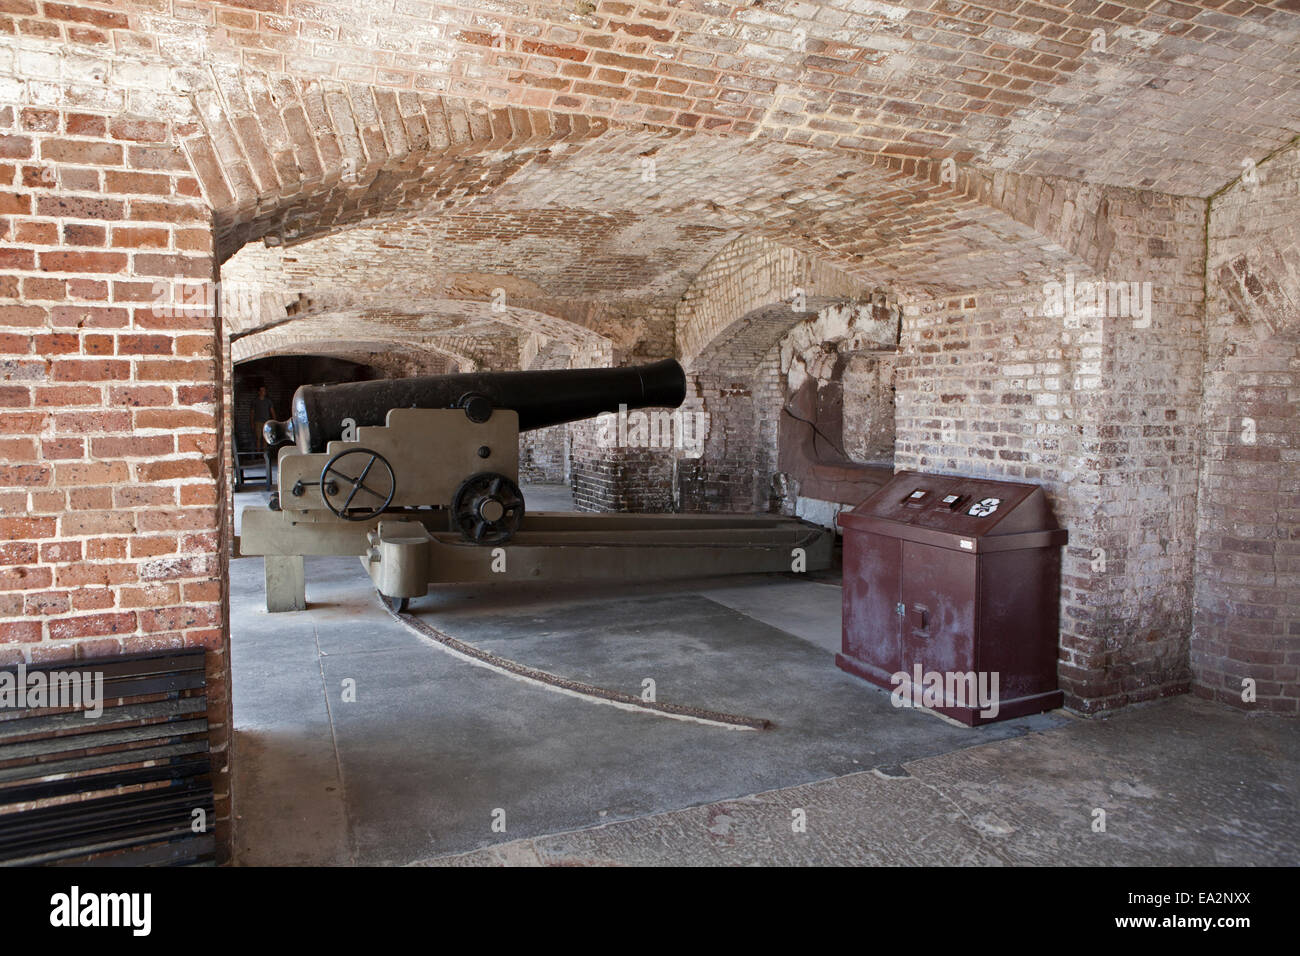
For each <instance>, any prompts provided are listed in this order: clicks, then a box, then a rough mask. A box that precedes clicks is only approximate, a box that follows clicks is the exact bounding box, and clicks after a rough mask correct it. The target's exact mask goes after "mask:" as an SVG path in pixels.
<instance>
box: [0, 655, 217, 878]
mask: <svg viewBox="0 0 1300 956" xmlns="http://www.w3.org/2000/svg"><path fill="white" fill-rule="evenodd" d="M203 657H204V655H203V650H202V649H201V648H196V649H194V650H184V651H171V652H167V653H151V654H135V655H128V656H123V657H112V658H104V659H100V660H76V661H66V662H60V663H57V664H49V665H45V666H32V667H24V668H23V669H22V670H21V671H20V669H19V668H18V667H16V666H11V667H6V668H0V680H3V679H4V673H5V672H7V673H8V674H9V675H12V676H11V677H10V678H9V679H10V680H13V681H17V680H18V678H19V677H22V678H24V680H26V681H28V682H30V681H31V679H32V678H31V675H33V674H37V673H40V674H43V675H45V679H46V680H47V682H48V681H49V679H50V678H49V675H51V674H62V675H72V676H73V677H74V678H77V679H82V680H92V681H93V680H94V679H95V675H97V674H98V675H102V680H103V685H102V687H103V693H102V697H101V702H102V706H103V713H102V715H101V716H99V717H87V716H86V715H85V713H84V711H85V710H87V709H89V708H87V707H85V706H82V707H80V708H75V707H74V708H68V707H64V708H58V709H56V708H50V707H41V708H32V707H22V708H15V707H9V706H0V865H7V866H21V865H59V866H68V865H74V866H75V865H93V866H123V865H124V866H159V865H162V866H169V865H170V866H176V865H194V864H211V863H213V862H214V860H215V849H216V840H215V837H214V834H213V826H214V821H215V813H214V809H213V792H212V764H211V759H210V755H209V752H208V721H207V694H206V683H207V682H206V676H205V671H204V663H203ZM5 702H6V701H4V700H3V699H0V704H3V703H5ZM8 702H9V703H12V702H13V701H12V699H10V700H9V701H8Z"/></svg>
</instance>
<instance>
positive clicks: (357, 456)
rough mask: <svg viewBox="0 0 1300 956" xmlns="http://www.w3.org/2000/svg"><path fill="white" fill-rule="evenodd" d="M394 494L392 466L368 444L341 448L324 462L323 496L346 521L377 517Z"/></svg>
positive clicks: (321, 477)
mask: <svg viewBox="0 0 1300 956" xmlns="http://www.w3.org/2000/svg"><path fill="white" fill-rule="evenodd" d="M348 459H352V460H351V461H348ZM395 494H397V477H396V476H395V475H394V474H393V466H392V465H390V464H389V463H388V459H387V458H385V457H384V456H383V455H381V454H379V452H377V451H371V450H370V449H369V448H349V449H348V450H347V451H341V452H339V453H338V454H337V455H335V456H334V457H332V458H331V459H330V460H329V461H327V462H325V467H324V468H322V469H321V472H320V496H321V500H322V501H324V502H325V507H326V508H328V509H329V510H330V511H332V512H333V513H334V514H336V515H338V517H340V518H342V519H343V520H344V521H369V520H370V519H371V518H377V517H378V516H379V515H381V514H383V512H384V509H385V508H387V507H388V506H389V505H390V504H392V502H393V495H395Z"/></svg>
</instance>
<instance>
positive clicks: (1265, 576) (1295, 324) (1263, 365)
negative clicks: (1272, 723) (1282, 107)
mask: <svg viewBox="0 0 1300 956" xmlns="http://www.w3.org/2000/svg"><path fill="white" fill-rule="evenodd" d="M1297 206H1300V149H1297V148H1296V147H1294V146H1293V147H1291V148H1290V149H1289V150H1287V151H1285V152H1284V153H1282V154H1279V155H1278V156H1275V157H1273V158H1272V159H1271V160H1270V161H1269V162H1267V163H1265V164H1263V165H1261V166H1260V168H1259V170H1258V172H1257V174H1256V176H1255V177H1254V182H1238V183H1237V184H1235V185H1233V187H1232V188H1231V189H1229V190H1228V191H1226V192H1224V193H1222V194H1221V195H1219V196H1217V197H1215V198H1214V200H1213V201H1212V202H1211V205H1210V224H1209V254H1208V258H1209V270H1208V271H1209V280H1208V284H1207V288H1208V290H1209V298H1208V301H1207V303H1206V317H1207V343H1206V368H1205V378H1204V387H1205V404H1204V408H1203V410H1202V423H1203V429H1204V439H1203V440H1204V452H1203V455H1202V459H1201V478H1200V497H1199V500H1198V507H1197V517H1198V529H1197V538H1196V540H1197V563H1196V613H1195V629H1194V631H1193V634H1192V644H1191V660H1192V669H1193V673H1194V675H1195V678H1196V685H1195V690H1196V692H1197V693H1198V694H1200V695H1202V696H1206V697H1211V698H1213V699H1215V700H1220V701H1223V702H1225V703H1228V704H1231V705H1233V706H1237V707H1245V708H1247V709H1257V708H1258V709H1264V710H1269V711H1274V712H1278V713H1285V714H1295V713H1297V711H1298V708H1300V414H1297V407H1300V278H1298V277H1297V273H1296V263H1297V262H1298V261H1300V225H1298V223H1300V219H1298V218H1297V215H1296V209H1297ZM1247 679H1249V680H1251V681H1254V683H1255V688H1254V689H1255V697H1256V700H1255V702H1253V703H1246V702H1245V701H1244V700H1243V681H1245V680H1247Z"/></svg>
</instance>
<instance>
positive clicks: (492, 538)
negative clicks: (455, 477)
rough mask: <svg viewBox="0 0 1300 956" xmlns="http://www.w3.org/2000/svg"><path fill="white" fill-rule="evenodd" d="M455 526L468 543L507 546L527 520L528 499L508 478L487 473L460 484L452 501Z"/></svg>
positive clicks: (490, 472)
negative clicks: (525, 513) (525, 505)
mask: <svg viewBox="0 0 1300 956" xmlns="http://www.w3.org/2000/svg"><path fill="white" fill-rule="evenodd" d="M451 520H452V526H453V527H454V528H455V529H457V530H458V531H460V533H461V535H462V536H463V537H464V538H465V540H466V541H472V542H474V543H475V544H505V543H506V542H507V541H509V540H510V539H511V538H512V537H514V534H515V532H516V531H518V530H519V523H520V522H521V521H523V520H524V495H523V492H521V491H520V490H519V486H518V485H516V484H515V483H514V482H513V481H511V480H510V479H509V478H507V477H506V476H505V475H498V474H497V473H496V472H492V471H483V472H479V473H478V474H477V475H471V476H470V477H469V478H466V479H465V480H464V481H462V482H461V483H460V487H459V488H457V489H456V494H455V496H454V497H453V498H452V499H451Z"/></svg>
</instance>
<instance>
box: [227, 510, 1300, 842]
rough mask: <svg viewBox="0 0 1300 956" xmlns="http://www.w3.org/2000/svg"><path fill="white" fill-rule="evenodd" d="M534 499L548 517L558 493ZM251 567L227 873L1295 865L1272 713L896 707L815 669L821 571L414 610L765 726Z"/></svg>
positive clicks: (834, 604) (1288, 793) (333, 564)
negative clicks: (951, 718)
mask: <svg viewBox="0 0 1300 956" xmlns="http://www.w3.org/2000/svg"><path fill="white" fill-rule="evenodd" d="M263 497H264V496H260V495H256V494H254V495H241V496H239V499H240V500H239V502H238V506H240V507H242V506H243V505H244V504H259V503H260V502H261V501H262V499H263ZM528 498H529V501H530V504H532V505H533V506H534V507H537V506H538V505H539V504H540V503H541V502H542V501H543V500H545V501H546V503H545V505H544V507H546V508H548V509H558V508H561V507H563V503H564V491H563V489H555V488H545V489H529V490H528ZM261 574H262V568H261V561H260V560H259V559H255V558H244V559H238V560H236V561H234V562H232V565H231V590H232V612H231V618H232V659H233V666H234V682H233V689H234V703H235V726H236V741H235V747H236V758H235V767H236V777H235V797H236V803H235V806H236V813H237V815H238V820H237V828H236V840H237V859H238V861H239V862H240V863H242V864H245V865H259V864H407V863H431V864H435V865H443V864H450V865H477V864H494V863H503V862H504V863H523V864H563V865H572V864H574V863H582V862H593V863H604V864H620V863H621V864H755V863H759V864H762V863H791V864H809V863H845V864H856V863H961V862H969V863H981V864H999V863H1018V862H1026V863H1109V864H1124V865H1130V864H1138V863H1142V864H1173V863H1210V864H1222V863H1245V864H1250V863H1273V864H1277V863H1287V864H1294V863H1296V862H1297V861H1300V852H1298V851H1297V847H1300V833H1298V832H1297V818H1296V808H1297V803H1298V801H1297V795H1298V792H1300V787H1298V785H1297V780H1298V779H1300V774H1297V769H1300V748H1298V747H1297V736H1296V724H1295V723H1294V722H1287V721H1283V720H1280V719H1277V718H1264V717H1251V716H1247V715H1243V714H1239V713H1236V712H1233V711H1227V710H1224V709H1221V708H1218V707H1215V706H1211V705H1207V704H1204V703H1203V702H1199V701H1193V700H1190V699H1179V700H1174V701H1169V702H1165V703H1161V704H1156V705H1152V706H1148V707H1143V708H1135V709H1132V710H1130V711H1128V712H1125V713H1122V714H1119V715H1116V716H1115V717H1112V718H1110V719H1108V720H1092V721H1085V720H1078V719H1075V718H1072V717H1070V716H1069V715H1066V714H1064V713H1055V714H1046V715H1040V716H1037V717H1033V718H1025V719H1021V720H1014V721H1008V722H1005V723H1002V724H995V725H992V726H990V727H984V728H979V729H975V730H971V729H967V728H964V727H960V726H956V725H954V724H952V723H950V722H947V721H944V720H942V719H940V718H937V717H935V716H933V715H930V714H926V713H922V712H919V711H912V710H897V709H895V708H894V707H892V706H891V704H890V701H889V695H888V694H887V693H885V692H884V691H880V690H877V689H874V688H872V687H870V686H868V685H866V684H864V683H862V682H860V681H858V680H856V679H854V678H852V677H849V676H848V675H846V674H844V673H842V672H841V671H839V670H838V669H837V668H836V667H835V666H834V663H833V659H832V653H833V651H834V650H835V649H837V647H838V641H839V589H838V588H837V587H835V586H834V585H833V583H828V581H833V579H827V578H826V577H825V576H823V577H822V578H821V579H811V580H809V579H801V578H796V577H794V576H757V575H756V576H745V577H736V578H723V579H716V580H706V581H690V582H684V583H683V582H675V583H674V582H654V581H645V582H635V583H629V584H626V585H620V586H617V587H610V586H608V585H566V586H543V585H529V586H507V585H494V586H491V587H477V588H459V589H441V590H440V591H439V593H437V594H431V595H430V596H429V597H427V598H424V599H422V600H420V601H416V602H413V605H412V610H413V611H414V612H416V613H418V614H420V615H421V616H422V617H423V618H425V619H426V620H428V621H429V622H430V623H432V624H434V625H436V626H437V627H439V628H441V629H442V630H443V631H445V632H447V633H449V634H451V635H452V636H454V637H457V638H459V639H461V640H464V641H468V642H470V643H472V644H475V645H477V646H479V647H482V648H485V649H487V650H491V651H493V652H495V653H497V654H500V655H503V656H505V657H509V658H512V659H515V660H518V661H521V662H523V663H526V664H529V665H532V666H534V667H539V668H542V669H545V670H548V671H551V672H553V673H557V674H561V675H563V676H565V677H570V678H576V679H579V680H584V681H588V682H590V683H594V684H597V685H600V686H603V687H609V688H612V689H617V690H623V691H625V692H629V693H634V694H639V693H640V691H641V689H642V687H643V683H642V682H643V681H644V680H645V679H647V678H649V679H653V680H654V682H655V687H656V694H657V698H658V699H659V700H660V701H670V702H673V703H683V704H690V705H694V706H700V707H708V708H711V709H717V710H724V711H731V712H736V713H743V714H748V715H751V716H761V717H766V718H769V719H770V720H772V721H773V722H774V725H775V726H774V728H773V729H771V730H767V731H750V730H727V729H721V728H716V727H708V726H701V725H698V724H690V723H683V722H680V721H675V720H669V719H665V718H663V717H659V716H652V715H648V714H644V713H633V712H628V711H624V710H619V709H616V708H613V707H610V706H607V705H602V704H597V703H593V702H591V701H588V700H584V699H578V698H574V697H571V696H564V695H561V694H557V693H554V692H552V691H549V690H545V689H542V688H539V687H536V686H533V685H530V684H526V683H522V682H520V681H517V680H514V679H512V678H510V677H507V676H504V675H501V674H498V673H496V672H493V671H490V670H487V669H484V668H482V667H479V666H476V665H474V664H471V663H468V662H464V661H462V660H460V659H457V658H455V657H452V656H451V655H449V654H448V653H446V652H445V651H444V650H443V649H442V648H441V647H440V646H438V645H435V644H433V643H432V642H430V641H428V640H427V639H425V638H423V637H421V636H420V635H418V634H416V633H414V632H413V631H411V630H410V629H409V628H407V627H405V626H404V625H402V624H400V623H399V622H397V621H394V620H393V619H392V618H391V617H390V616H389V615H388V614H387V613H385V612H384V610H383V609H382V608H381V607H380V605H379V604H378V602H377V600H376V598H375V596H374V592H373V590H372V589H371V588H370V587H369V579H368V578H367V577H366V575H365V574H364V572H363V571H362V569H361V567H360V564H359V562H358V561H356V560H355V559H342V558H337V559H308V563H307V597H308V602H309V608H308V610H307V611H305V612H299V613H295V614H275V615H270V614H267V613H266V611H265V610H264V608H263V605H262V603H261V602H262V594H261ZM347 682H354V684H347ZM345 684H347V686H355V700H345V699H344V698H345ZM1098 808H1100V809H1104V810H1105V811H1106V830H1105V832H1104V833H1100V832H1094V829H1093V821H1094V811H1095V810H1096V809H1098ZM796 811H798V812H796ZM800 813H801V814H802V818H803V819H806V829H805V830H803V831H802V832H796V830H795V827H794V826H793V825H792V824H793V823H794V822H796V821H797V820H798V819H800ZM494 823H495V824H496V826H495V827H494ZM502 825H504V831H502V830H501V826H502Z"/></svg>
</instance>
